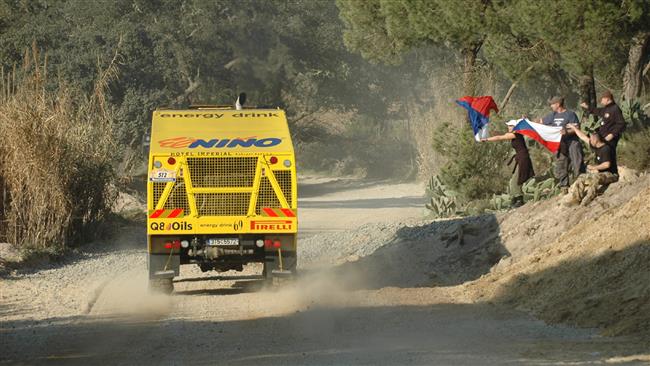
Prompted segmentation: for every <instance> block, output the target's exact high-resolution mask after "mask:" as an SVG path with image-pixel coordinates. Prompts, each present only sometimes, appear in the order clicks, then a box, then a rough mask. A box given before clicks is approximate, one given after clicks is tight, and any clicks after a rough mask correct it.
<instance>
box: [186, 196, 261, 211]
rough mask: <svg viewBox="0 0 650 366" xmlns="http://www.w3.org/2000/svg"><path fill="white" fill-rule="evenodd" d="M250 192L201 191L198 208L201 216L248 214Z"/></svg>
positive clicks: (197, 203)
mask: <svg viewBox="0 0 650 366" xmlns="http://www.w3.org/2000/svg"><path fill="white" fill-rule="evenodd" d="M250 201H251V194H250V193H199V194H197V195H196V209H197V210H198V211H199V216H246V214H247V213H248V204H249V203H250Z"/></svg>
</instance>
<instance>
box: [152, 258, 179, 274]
mask: <svg viewBox="0 0 650 366" xmlns="http://www.w3.org/2000/svg"><path fill="white" fill-rule="evenodd" d="M147 267H148V268H149V279H155V278H159V279H162V278H173V277H176V276H178V275H180V267H181V259H180V256H179V255H172V256H170V255H169V254H148V255H147Z"/></svg>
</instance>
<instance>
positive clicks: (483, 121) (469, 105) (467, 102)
mask: <svg viewBox="0 0 650 366" xmlns="http://www.w3.org/2000/svg"><path fill="white" fill-rule="evenodd" d="M456 103H457V104H458V105H459V106H461V107H463V108H465V109H467V113H468V114H469V122H470V123H471V124H472V130H474V138H475V139H476V141H481V139H486V138H487V137H488V122H489V118H490V111H491V110H494V111H495V112H499V108H498V107H497V104H496V103H495V102H494V99H492V97H490V96H485V97H467V96H465V97H462V98H460V99H458V100H457V101H456Z"/></svg>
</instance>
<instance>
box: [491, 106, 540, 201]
mask: <svg viewBox="0 0 650 366" xmlns="http://www.w3.org/2000/svg"><path fill="white" fill-rule="evenodd" d="M525 121H526V120H523V119H522V120H521V121H517V120H514V119H513V120H510V121H508V122H506V125H507V126H508V132H507V133H504V134H503V135H499V136H492V137H487V138H483V139H481V141H484V142H485V141H490V142H491V141H510V145H511V146H512V148H513V149H514V150H515V155H514V156H513V157H512V158H511V159H510V162H509V163H508V165H510V164H511V163H512V161H513V160H514V162H515V167H514V169H513V170H512V178H510V196H511V197H512V202H511V205H512V207H519V206H522V205H523V204H524V192H523V191H522V189H521V188H522V186H523V185H524V183H526V181H528V180H529V179H531V178H533V177H534V176H535V170H533V162H532V160H530V154H529V153H528V146H526V141H524V136H523V134H522V133H516V131H515V128H517V126H519V125H520V124H522V122H523V123H526V122H525Z"/></svg>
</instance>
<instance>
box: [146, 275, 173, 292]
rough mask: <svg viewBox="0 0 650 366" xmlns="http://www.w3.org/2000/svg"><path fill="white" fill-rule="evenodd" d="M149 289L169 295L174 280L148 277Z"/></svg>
mask: <svg viewBox="0 0 650 366" xmlns="http://www.w3.org/2000/svg"><path fill="white" fill-rule="evenodd" d="M149 290H150V291H151V292H154V293H158V294H167V295H169V294H171V293H172V292H173V291H174V281H173V280H172V279H171V278H151V279H149Z"/></svg>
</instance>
